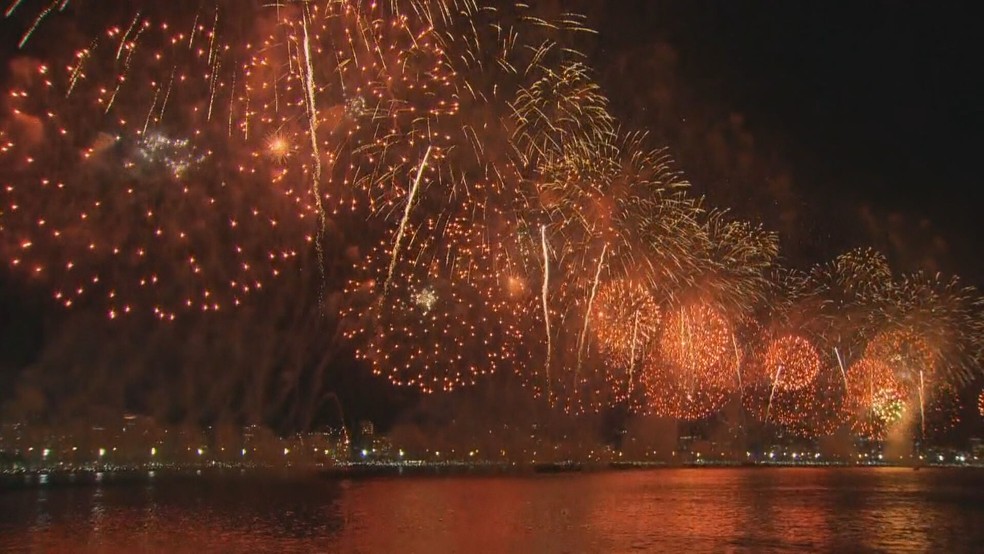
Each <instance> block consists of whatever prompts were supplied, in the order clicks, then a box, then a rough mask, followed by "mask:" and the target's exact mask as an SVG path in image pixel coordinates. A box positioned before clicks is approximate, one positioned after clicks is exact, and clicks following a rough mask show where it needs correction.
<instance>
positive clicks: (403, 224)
mask: <svg viewBox="0 0 984 554" xmlns="http://www.w3.org/2000/svg"><path fill="white" fill-rule="evenodd" d="M431 148H432V147H431V146H428V147H427V151H426V152H424V159H423V161H421V162H420V166H418V167H417V176H416V178H414V180H413V186H412V187H410V195H409V196H408V197H407V205H406V206H404V208H403V219H401V220H400V227H399V228H398V229H397V231H396V239H395V240H394V241H393V253H392V254H391V256H390V264H389V271H388V272H387V273H386V283H385V284H384V285H383V292H384V293H385V292H388V291H389V288H390V281H391V280H392V279H393V272H394V271H395V270H396V259H397V257H398V256H399V254H400V246H401V244H402V242H403V233H404V232H405V231H406V228H407V221H409V220H410V212H411V211H412V210H413V202H414V200H415V199H416V197H417V190H418V189H419V188H420V181H421V180H422V179H423V176H424V168H426V167H427V159H428V158H430V153H431Z"/></svg>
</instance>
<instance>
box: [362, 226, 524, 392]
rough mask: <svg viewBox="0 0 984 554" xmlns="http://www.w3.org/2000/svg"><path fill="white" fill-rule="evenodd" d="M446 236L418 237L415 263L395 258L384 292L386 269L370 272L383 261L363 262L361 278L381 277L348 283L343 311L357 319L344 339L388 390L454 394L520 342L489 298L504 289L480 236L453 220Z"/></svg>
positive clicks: (499, 299) (505, 307)
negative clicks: (384, 380) (388, 384)
mask: <svg viewBox="0 0 984 554" xmlns="http://www.w3.org/2000/svg"><path fill="white" fill-rule="evenodd" d="M432 224H433V223H432ZM443 232H444V233H445V235H444V236H443V237H442V236H438V235H437V234H435V233H434V229H433V228H425V229H421V230H419V231H418V234H417V237H416V240H418V241H421V242H423V243H424V244H422V245H421V246H420V248H419V249H418V250H417V251H416V253H415V254H414V256H413V257H410V256H409V255H407V253H406V252H404V253H403V254H397V255H396V257H395V258H394V259H396V264H395V265H394V266H392V273H393V277H394V278H393V279H392V281H390V285H389V287H388V288H387V287H385V286H384V281H382V280H381V279H382V278H383V277H385V275H386V274H387V270H386V269H384V267H383V265H379V266H378V267H373V264H375V263H379V264H382V263H383V262H382V260H383V259H384V258H386V259H388V256H384V255H372V254H371V255H370V256H368V257H367V258H366V262H365V263H366V266H365V267H364V268H363V270H362V272H361V273H363V274H365V275H378V276H380V279H367V280H363V281H352V282H350V283H349V285H348V289H347V291H346V293H347V295H348V297H349V300H348V303H347V304H348V307H347V308H346V310H347V311H346V313H343V316H344V317H347V318H356V319H357V320H358V323H357V325H354V326H353V330H352V331H350V332H349V333H348V338H349V339H351V340H354V341H355V342H356V344H357V351H356V355H357V357H359V358H360V359H363V360H365V361H367V362H368V363H369V364H370V366H371V368H372V370H373V372H374V373H375V374H377V375H381V376H384V377H386V378H388V379H389V380H390V381H391V382H392V383H393V384H395V385H399V386H410V387H416V388H419V389H420V390H422V391H424V392H434V391H451V390H454V389H456V388H460V387H462V386H466V385H473V384H475V383H476V382H477V379H479V378H480V377H481V376H483V375H488V374H491V373H495V372H496V371H498V370H500V369H501V368H502V367H503V366H506V365H507V364H510V363H511V362H512V360H513V359H514V358H515V357H516V354H515V353H516V350H517V348H518V345H519V344H521V338H522V334H521V333H520V331H519V329H518V328H517V327H515V326H514V325H513V323H512V320H511V319H510V313H511V312H510V303H509V301H508V300H503V298H505V297H506V295H504V294H491V295H490V294H489V293H490V292H493V293H494V292H495V291H497V290H498V289H499V288H500V287H505V286H508V284H507V283H502V282H500V281H499V280H498V278H497V277H496V275H495V273H494V272H493V271H492V267H493V266H492V260H491V259H490V258H489V251H488V249H486V248H483V247H482V246H481V241H480V237H481V231H480V230H476V229H475V228H474V227H473V225H472V224H471V222H470V221H468V220H466V219H458V220H454V221H452V222H451V223H449V224H448V225H447V227H446V228H445V229H444V231H443ZM377 248H378V249H380V250H382V251H383V252H386V251H387V250H388V249H389V248H391V246H390V245H388V244H381V245H380V246H379V247H377ZM389 254H392V253H391V252H389Z"/></svg>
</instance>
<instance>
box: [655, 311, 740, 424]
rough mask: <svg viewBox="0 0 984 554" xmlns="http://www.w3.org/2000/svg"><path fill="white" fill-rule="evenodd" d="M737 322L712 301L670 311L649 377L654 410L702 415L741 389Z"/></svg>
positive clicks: (673, 414) (694, 416)
mask: <svg viewBox="0 0 984 554" xmlns="http://www.w3.org/2000/svg"><path fill="white" fill-rule="evenodd" d="M732 333H733V329H732V326H731V323H730V322H729V321H728V320H727V319H726V318H725V317H724V316H723V315H722V314H721V313H719V312H718V311H717V310H715V309H714V308H712V307H711V306H709V305H708V304H706V303H700V302H697V303H694V304H690V305H688V306H685V307H683V308H681V309H678V310H676V311H673V312H670V313H669V314H668V315H667V316H666V319H665V322H664V324H663V329H662V332H661V334H660V337H659V340H658V344H657V348H655V349H654V350H653V352H652V353H651V355H650V356H649V358H648V359H647V361H646V367H645V369H644V371H645V375H644V376H643V379H644V381H645V383H646V391H647V393H648V395H647V401H648V402H649V403H650V408H651V409H652V410H653V411H655V412H656V413H658V414H660V415H664V416H671V417H677V418H680V419H701V418H703V417H706V416H708V415H710V414H712V413H714V412H716V411H717V410H719V409H720V408H721V407H722V406H723V405H724V403H725V402H726V400H727V398H728V397H729V396H730V395H731V394H732V393H733V392H734V391H735V390H737V388H738V381H739V377H738V375H739V374H738V371H739V367H740V364H741V359H740V357H739V356H740V352H739V351H736V350H735V348H734V342H733V340H732V339H733V335H732Z"/></svg>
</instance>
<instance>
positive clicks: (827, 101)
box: [0, 0, 984, 419]
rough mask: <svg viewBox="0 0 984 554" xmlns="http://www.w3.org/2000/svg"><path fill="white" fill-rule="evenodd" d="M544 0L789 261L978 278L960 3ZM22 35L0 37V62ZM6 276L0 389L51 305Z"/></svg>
mask: <svg viewBox="0 0 984 554" xmlns="http://www.w3.org/2000/svg"><path fill="white" fill-rule="evenodd" d="M545 4H546V5H547V8H546V9H547V10H550V9H551V4H552V5H553V8H552V9H553V10H554V11H560V9H561V8H560V7H558V6H563V10H565V11H567V10H570V11H581V12H583V13H585V14H587V15H588V25H589V26H590V27H593V28H595V29H597V30H598V31H599V33H598V35H597V36H595V37H593V38H589V39H585V41H584V44H582V45H581V46H582V47H583V49H584V50H585V51H586V52H587V53H588V56H589V59H590V63H591V65H593V67H594V68H595V71H596V73H597V76H598V78H599V80H600V82H601V84H602V87H603V89H604V91H605V92H606V93H607V95H608V96H609V98H610V101H611V107H612V110H613V112H614V113H615V115H616V116H617V118H618V119H619V120H620V121H621V122H622V125H623V128H626V129H631V130H645V131H649V132H650V134H651V137H652V142H653V143H654V144H662V145H666V146H667V147H668V148H669V149H670V151H671V152H672V153H673V155H674V156H675V157H676V159H677V161H678V163H679V165H680V168H681V169H682V170H683V171H684V172H685V174H686V176H687V177H688V178H689V179H690V181H691V182H692V184H693V187H694V189H695V190H696V191H698V192H700V193H703V194H705V195H706V196H707V205H708V206H710V207H728V208H731V209H732V210H733V211H734V213H735V215H736V216H738V217H741V218H745V219H749V220H752V221H755V222H760V223H762V224H763V225H764V226H765V227H766V228H767V229H771V230H775V231H777V232H778V233H779V235H780V238H781V241H782V255H783V257H784V259H783V262H784V263H786V264H788V265H792V266H794V267H802V268H805V267H809V266H811V265H813V264H816V263H819V262H823V261H826V260H830V259H832V258H833V257H834V256H836V255H838V254H840V253H842V252H844V251H847V250H849V249H851V248H855V247H858V246H873V247H875V248H876V249H878V250H880V251H882V252H884V253H885V254H886V255H888V257H889V260H890V262H891V264H892V267H893V269H895V270H897V271H915V270H920V269H923V270H927V271H931V272H935V271H942V272H943V273H945V274H955V275H959V276H961V277H962V278H964V280H965V282H966V283H967V284H972V285H975V286H978V287H982V286H984V261H982V259H981V256H980V255H979V250H980V239H981V232H980V231H981V224H980V222H979V217H980V216H979V212H980V206H981V204H980V201H979V200H978V197H979V194H978V193H977V191H978V188H979V186H980V185H981V182H980V177H979V175H980V169H979V168H980V162H979V158H980V153H981V151H982V150H984V140H982V139H981V136H982V132H981V129H982V128H984V107H982V102H981V99H982V98H984V81H982V80H984V77H982V72H981V70H980V68H981V67H984V44H982V42H984V41H982V39H981V38H980V32H979V31H980V30H979V21H978V20H975V19H974V18H972V17H970V16H969V14H968V13H965V12H967V8H966V7H964V6H962V5H960V4H957V3H953V4H947V5H941V4H939V3H936V4H933V5H929V4H922V3H920V4H914V5H908V4H903V3H895V2H862V3H858V2H850V3H848V2H840V3H802V2H797V3H793V2H778V1H775V2H745V1H729V2H724V1H720V2H707V1H676V2H669V1H659V0H576V1H573V2H567V1H563V0H553V2H546V3H545ZM15 40H16V38H15V37H14V36H12V35H10V34H7V33H4V34H3V36H2V38H0V41H2V48H0V53H2V55H3V57H4V58H6V57H7V56H8V55H9V53H10V52H12V51H13V49H12V45H13V43H14V41H15ZM0 286H2V292H0V308H2V309H0V347H2V350H0V358H2V359H0V362H2V365H0V369H2V368H3V367H6V368H7V370H5V371H4V372H3V379H2V380H0V385H4V387H5V388H6V393H4V391H0V398H3V397H4V394H7V393H9V392H10V390H11V389H10V386H11V385H12V384H13V382H14V379H15V378H14V375H16V369H14V368H17V367H20V366H22V365H24V364H25V363H28V362H29V361H30V360H31V359H32V357H33V356H34V355H36V354H37V353H38V351H39V350H40V347H41V344H42V343H43V339H42V331H41V329H42V328H43V324H42V322H41V321H42V319H43V316H44V315H45V310H44V309H43V308H41V307H40V306H42V305H44V302H43V301H40V300H38V298H39V297H40V294H37V291H31V290H25V289H24V288H22V287H20V286H15V285H12V283H11V280H10V277H9V276H6V275H4V276H0ZM350 379H353V380H355V381H360V383H359V384H358V385H357V386H356V385H353V388H354V389H355V390H356V392H354V393H353V396H352V398H355V399H361V398H370V397H373V396H374V395H376V394H378V393H379V390H377V389H376V388H373V387H372V386H368V387H367V386H366V385H365V384H364V383H361V379H360V378H350ZM343 385H344V383H343ZM346 386H347V385H346ZM366 391H369V392H366ZM394 396H400V395H399V393H394ZM369 415H370V416H374V417H381V418H384V419H385V417H386V416H387V415H390V416H392V415H393V413H392V409H391V408H388V407H381V408H379V412H377V413H371V414H369Z"/></svg>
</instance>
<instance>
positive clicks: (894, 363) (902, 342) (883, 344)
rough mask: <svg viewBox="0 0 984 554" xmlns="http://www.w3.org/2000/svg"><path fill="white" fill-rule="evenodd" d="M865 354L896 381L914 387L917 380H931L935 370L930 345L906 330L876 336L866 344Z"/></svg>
mask: <svg viewBox="0 0 984 554" xmlns="http://www.w3.org/2000/svg"><path fill="white" fill-rule="evenodd" d="M864 355H865V357H866V358H870V359H873V360H878V361H880V362H882V363H883V364H885V365H887V366H888V367H890V368H892V371H894V372H895V375H896V377H897V378H898V379H900V380H901V381H902V382H903V383H906V384H908V385H909V386H913V387H914V386H918V384H919V382H920V380H923V381H926V380H930V379H932V378H933V376H934V373H935V369H936V359H935V356H934V355H933V351H932V350H931V348H930V346H929V345H928V344H927V343H926V341H925V339H923V338H922V337H921V336H919V335H917V334H915V333H914V332H913V331H912V330H909V329H905V330H893V331H883V332H881V333H879V334H878V335H876V336H875V337H874V338H873V339H871V342H869V343H868V346H867V347H866V348H865V351H864Z"/></svg>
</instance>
